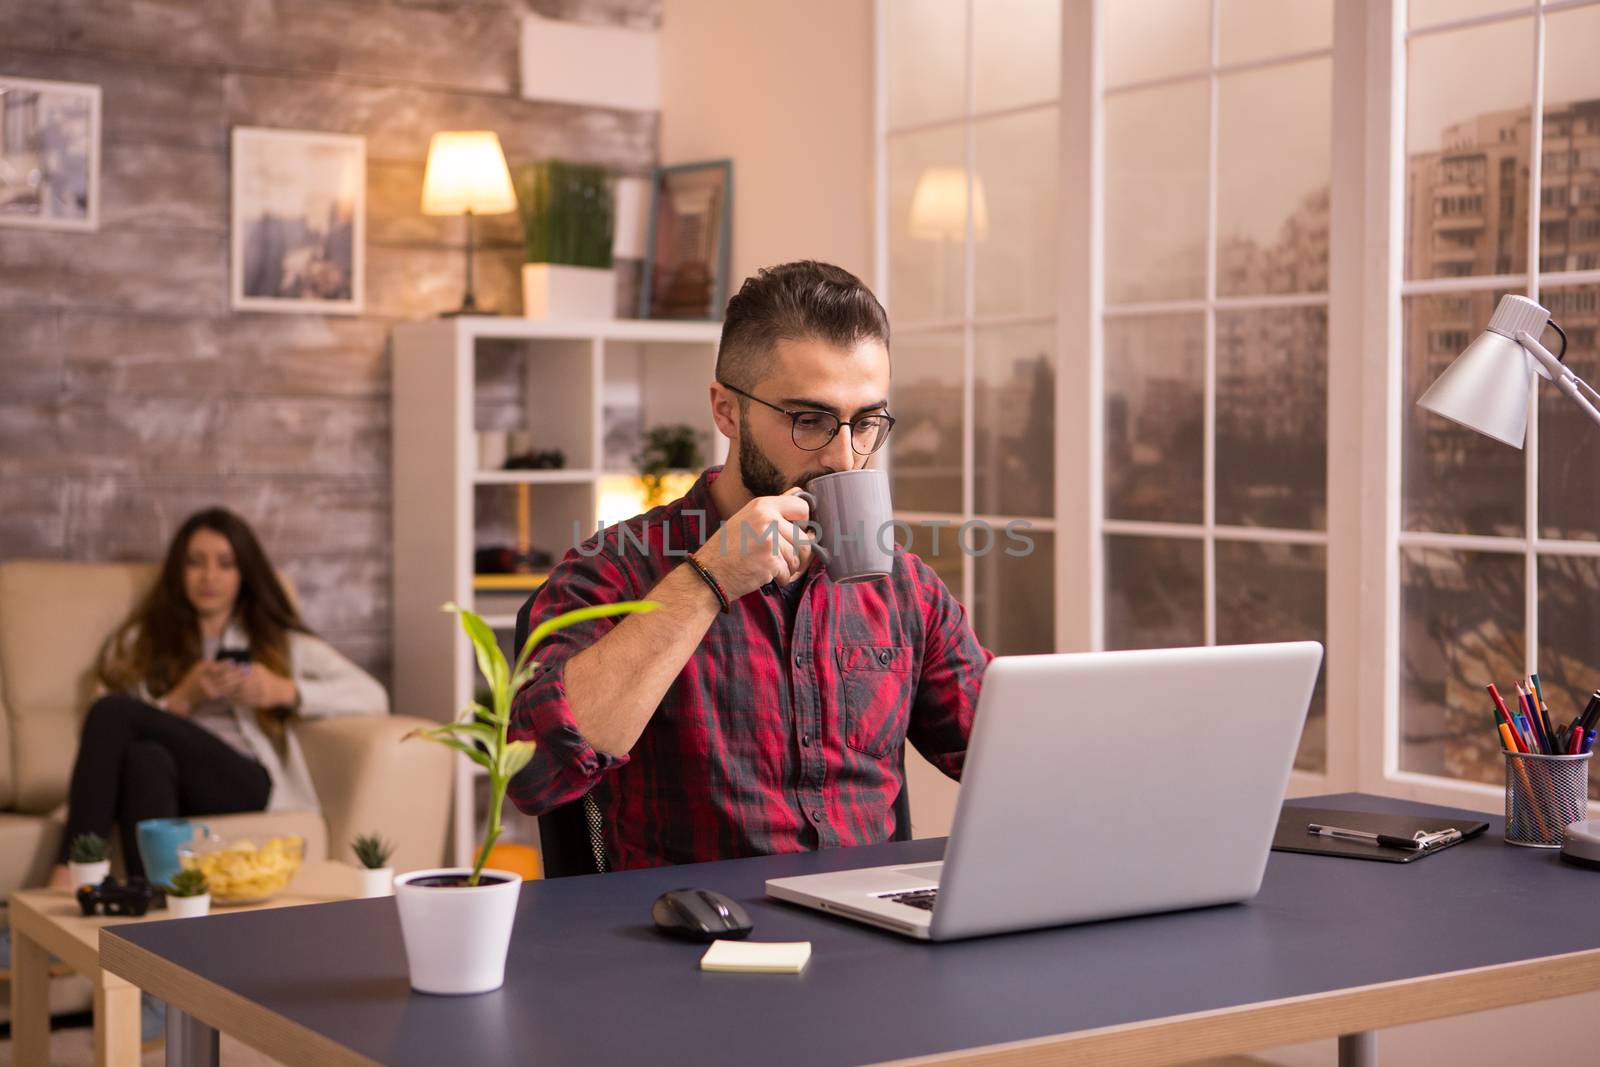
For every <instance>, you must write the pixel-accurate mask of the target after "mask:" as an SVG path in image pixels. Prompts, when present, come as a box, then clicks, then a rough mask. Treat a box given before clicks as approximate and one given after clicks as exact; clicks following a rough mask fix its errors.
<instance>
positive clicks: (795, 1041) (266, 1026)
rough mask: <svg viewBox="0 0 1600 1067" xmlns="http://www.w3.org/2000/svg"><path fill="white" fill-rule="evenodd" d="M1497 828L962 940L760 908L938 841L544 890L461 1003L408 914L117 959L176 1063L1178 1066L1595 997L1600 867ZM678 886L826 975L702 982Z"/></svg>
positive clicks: (238, 920) (192, 927)
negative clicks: (658, 925)
mask: <svg viewBox="0 0 1600 1067" xmlns="http://www.w3.org/2000/svg"><path fill="white" fill-rule="evenodd" d="M1306 803H1317V804H1320V805H1321V806H1324V807H1369V808H1373V809H1381V810H1389V811H1396V812H1404V811H1419V812H1427V811H1437V812H1443V811H1445V810H1446V809H1429V808H1427V807H1425V806H1422V805H1414V804H1408V803H1405V802H1401V801H1392V800H1383V799H1378V798H1362V797H1356V796H1352V795H1344V796H1339V797H1333V798H1318V799H1317V800H1315V801H1312V800H1309V799H1308V800H1307V801H1306ZM1198 829H1199V827H1198V825H1197V826H1196V830H1197V831H1198ZM1173 832H1180V831H1179V830H1177V829H1175V830H1174V831H1173ZM1500 834H1501V826H1500V824H1499V822H1498V821H1497V822H1495V824H1494V825H1493V826H1492V827H1491V828H1490V830H1489V831H1488V833H1487V834H1485V835H1484V836H1482V837H1480V838H1478V839H1476V840H1473V841H1470V842H1466V843H1464V844H1462V845H1459V846H1456V847H1454V848H1452V849H1449V850H1447V851H1445V852H1442V853H1440V854H1438V855H1436V856H1430V857H1428V858H1426V859H1423V860H1420V861H1418V862H1415V863H1411V864H1404V865H1401V864H1389V863H1365V862H1359V861H1355V860H1347V859H1333V858H1327V857H1319V856H1305V855H1290V854H1284V853H1273V855H1272V859H1271V861H1270V863H1269V864H1268V867H1267V875H1266V881H1265V884H1264V885H1263V887H1262V890H1261V893H1260V895H1259V896H1258V897H1256V898H1255V900H1253V901H1252V902H1250V903H1249V904H1245V905H1234V906H1229V907H1221V908H1208V909H1203V910H1198V911H1189V912H1181V913H1174V914H1166V915H1156V916H1148V917H1144V918H1137V919H1126V920H1120V921H1116V922H1107V923H1095V924H1089V925H1083V926H1074V927H1064V928H1059V929H1054V930H1045V931H1038V932H1033V933H1026V934H1013V935H1006V936H1002V937H994V938H985V939H980V940H976V941H967V942H958V943H952V944H946V945H932V944H927V943H923V942H916V941H910V940H905V939H902V938H899V937H896V936H895V935H892V934H888V933H881V932H877V931H874V930H871V929H868V928H866V927H862V926H857V925H855V924H853V923H848V922H844V921H841V920H836V919H832V918H829V917H827V916H823V915H821V914H817V913H813V912H810V911H806V910H802V909H797V908H791V907H789V906H786V905H781V904H777V903H769V902H767V901H766V900H765V899H764V898H763V896H762V885H763V882H764V880H765V879H766V878H768V877H772V876H774V875H788V874H800V873H806V872H810V871H818V870H825V869H837V868H840V867H846V866H857V865H862V864H864V863H887V862H912V861H921V860H927V859H932V858H936V857H938V856H939V855H940V853H941V850H942V848H943V842H942V841H913V842H908V843H903V844H897V845H879V846H874V847H872V848H867V849H858V850H841V851H835V852H828V853H818V854H806V855H795V856H780V857H769V858H762V859H753V860H739V861H732V862H726V863H712V864H703V865H700V866H696V867H678V868H667V869H660V870H650V871H634V872H626V873H621V874H610V875H599V876H594V877H590V878H571V879H564V880H561V881H556V882H534V883H530V884H529V885H527V886H526V887H525V888H524V889H523V894H522V901H521V906H520V910H519V912H518V916H517V925H516V932H515V934H514V935H513V942H512V946H511V955H510V960H509V963H508V966H507V981H506V985H505V987H504V988H502V989H501V990H499V991H497V992H494V993H489V994H485V995H483V996H477V997H466V998H445V997H428V996H421V995H417V994H413V993H411V992H410V990H409V988H408V986H407V981H406V965H405V957H404V950H403V948H402V947H401V942H400V930H399V922H398V919H397V917H396V914H395V910H394V904H393V902H392V901H390V900H364V901H350V902H347V903H337V904H323V905H316V906H310V907H300V908H283V909H276V910H268V911H262V912H256V913H244V914H237V915H226V914H223V915H217V916H214V917H212V918H208V919H197V920H187V921H183V922H159V923H145V924H140V925H131V926H119V927H116V928H114V929H109V930H107V931H105V932H104V933H103V934H102V935H101V942H100V945H101V948H100V954H101V960H102V965H103V966H104V967H105V968H106V969H107V970H109V971H111V972H112V973H114V974H117V975H120V976H122V977H123V978H126V979H128V980H130V981H132V982H133V983H135V984H136V985H138V986H140V987H141V988H143V989H145V990H147V991H149V992H151V993H153V994H154V995H156V996H158V997H160V998H162V999H164V1000H166V1001H167V1002H168V1003H169V1004H170V1005H172V1007H173V1008H174V1009H176V1011H177V1012H178V1013H181V1014H180V1015H179V1016H178V1029H177V1031H176V1037H177V1042H176V1045H175V1046H174V1047H177V1048H179V1049H181V1048H182V1047H183V1046H184V1043H185V1042H190V1041H193V1040H194V1039H195V1038H196V1037H199V1038H201V1039H204V1038H207V1037H209V1038H210V1040H212V1041H214V1035H213V1034H212V1032H211V1030H210V1029H209V1028H212V1027H214V1028H216V1029H220V1030H222V1031H225V1032H227V1033H229V1034H231V1035H233V1036H235V1037H237V1038H239V1039H240V1040H242V1041H244V1042H246V1043H247V1044H250V1045H252V1046H254V1047H256V1048H259V1049H261V1050H262V1051H263V1052H266V1053H267V1054H268V1055H271V1056H274V1057H276V1058H277V1059H280V1060H283V1061H285V1062H288V1063H318V1064H366V1063H372V1062H377V1063H386V1064H452V1063H454V1064H462V1065H467V1064H471V1065H473V1067H485V1065H489V1064H499V1063H540V1064H568V1063H571V1064H579V1063H581V1064H630V1063H695V1064H741V1065H743V1064H749V1063H763V1064H808V1065H810V1064H858V1063H875V1062H880V1061H884V1060H897V1059H906V1058H914V1057H940V1059H941V1062H948V1060H946V1059H945V1056H946V1054H951V1053H958V1052H960V1053H964V1055H962V1056H960V1057H954V1058H958V1059H961V1060H962V1061H963V1062H984V1063H1011V1062H1017V1063H1021V1062H1024V1061H1025V1062H1028V1063H1094V1062H1103V1061H1105V1060H1109V1059H1115V1061H1116V1062H1117V1063H1119V1064H1171V1063H1182V1062H1186V1061H1190V1060H1194V1059H1200V1058H1204V1057H1209V1056H1218V1055H1226V1054H1231V1053H1238V1052H1245V1051H1249V1050H1251V1049H1256V1048H1262V1047H1268V1046H1272V1045H1278V1044H1287V1043H1291V1042H1297V1041H1306V1040H1313V1039H1317V1038H1326V1037H1334V1036H1337V1035H1341V1034H1355V1033H1358V1032H1361V1031H1372V1030H1376V1029H1379V1028H1382V1027H1388V1026H1394V1025H1398V1024H1401V1023H1410V1022H1419V1021H1422V1020H1425V1019H1432V1018H1440V1017H1444V1016H1448V1015H1456V1014H1461V1013H1464V1012H1471V1011H1480V1010H1484V1009H1487V1008H1493V1007H1501V1006H1505V1005H1510V1004H1518V1003H1524V1002H1528V1001H1533V1000H1539V999H1544V998H1553V997H1560V996H1566V995H1569V994H1573V993H1580V992H1584V991H1587V990H1595V989H1600V925H1597V924H1595V923H1594V922H1592V921H1589V919H1588V917H1589V916H1590V915H1591V914H1592V912H1591V911H1590V909H1591V908H1592V907H1593V905H1594V902H1595V901H1596V899H1597V898H1600V874H1597V873H1590V872H1587V871H1582V870H1578V869H1574V868H1571V867H1568V866H1565V865H1563V864H1560V863H1559V862H1558V860H1557V858H1556V856H1555V854H1554V853H1552V852H1543V851H1533V850H1529V849H1521V848H1515V847H1511V846H1507V845H1505V844H1504V843H1503V842H1502V840H1501V837H1500ZM1059 847H1070V842H1063V843H1061V844H1060V846H1059ZM1152 847H1159V838H1158V837H1156V838H1154V839H1153V840H1152ZM1092 861H1093V857H1086V862H1092ZM682 885H707V886H714V887H717V888H719V889H722V890H723V891H725V892H728V893H729V894H730V895H732V896H734V897H736V898H738V899H740V900H742V901H744V902H746V903H747V904H748V905H749V907H750V910H751V913H752V914H753V916H754V917H755V921H756V932H755V935H754V936H755V937H756V938H758V939H762V940H779V941H789V940H810V941H811V942H812V943H813V954H812V958H811V964H810V966H809V968H808V969H807V971H806V973H805V974H804V975H802V976H800V977H797V978H796V977H787V976H768V975H727V974H706V973H703V972H701V971H699V970H698V969H697V962H698V959H699V956H700V954H701V951H702V949H701V948H700V947H699V946H694V945H688V944H681V943H674V942H669V941H665V940H663V939H661V938H659V937H658V936H657V935H656V934H655V933H654V932H653V931H652V930H651V929H650V928H649V926H648V912H649V907H650V902H651V901H652V900H653V899H654V898H655V897H656V895H657V894H659V893H661V892H662V891H664V890H666V889H670V888H673V887H676V886H682ZM1560 916H1566V917H1567V919H1565V920H1562V919H1560V918H1559V917H1560ZM1577 916H1582V917H1583V919H1582V920H1581V921H1577V920H1575V918H1574V917H1577ZM183 1015H187V1016H188V1017H189V1019H188V1020H185V1019H183V1018H182V1016H183ZM202 1044H203V1041H202ZM1007 1046H1009V1047H1007ZM1363 1047H1365V1048H1367V1049H1370V1045H1368V1046H1361V1045H1360V1044H1359V1043H1356V1044H1350V1043H1347V1048H1348V1050H1350V1051H1351V1052H1352V1053H1353V1057H1354V1058H1357V1059H1359V1058H1360V1055H1361V1052H1362V1049H1363ZM169 1062H171V1061H169Z"/></svg>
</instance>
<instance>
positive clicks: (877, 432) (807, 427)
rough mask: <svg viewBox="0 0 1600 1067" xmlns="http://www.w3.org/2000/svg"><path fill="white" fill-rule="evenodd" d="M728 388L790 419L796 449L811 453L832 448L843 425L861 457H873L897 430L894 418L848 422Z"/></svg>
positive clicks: (725, 385)
mask: <svg viewBox="0 0 1600 1067" xmlns="http://www.w3.org/2000/svg"><path fill="white" fill-rule="evenodd" d="M720 384H721V385H722V387H723V388H724V389H728V390H730V391H732V392H735V393H738V394H739V395H740V396H742V397H744V398H745V399H746V400H754V401H755V402H756V403H757V404H765V405H766V406H767V407H769V408H771V409H772V410H773V411H776V412H778V413H779V414H781V415H787V416H789V423H790V432H791V435H792V436H793V438H794V445H795V447H796V448H803V449H805V450H806V451H807V452H815V451H817V450H818V449H822V448H826V447H828V445H829V443H830V442H832V441H833V439H834V438H835V437H837V436H839V428H840V427H841V426H848V427H850V447H851V448H853V449H855V451H856V453H857V454H858V455H862V456H870V455H872V454H873V453H874V452H876V451H877V450H878V449H880V448H882V447H883V443H884V442H885V441H887V440H888V439H889V431H890V430H893V429H894V416H893V415H887V414H885V415H862V416H860V417H859V418H855V419H852V420H850V421H849V422H846V421H845V420H843V419H841V418H840V417H839V416H837V415H835V414H834V413H833V412H831V411H790V410H789V409H788V408H781V407H779V406H778V405H776V404H772V403H769V402H767V401H765V400H762V399H761V398H760V397H759V396H751V395H750V394H749V393H747V392H745V391H744V390H743V389H740V388H738V387H737V386H732V385H729V384H728V383H727V382H722V383H720Z"/></svg>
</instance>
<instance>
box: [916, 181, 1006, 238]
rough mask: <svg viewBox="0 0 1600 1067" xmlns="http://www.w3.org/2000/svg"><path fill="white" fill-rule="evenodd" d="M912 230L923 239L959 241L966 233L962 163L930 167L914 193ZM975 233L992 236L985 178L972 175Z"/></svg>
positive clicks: (965, 188)
mask: <svg viewBox="0 0 1600 1067" xmlns="http://www.w3.org/2000/svg"><path fill="white" fill-rule="evenodd" d="M908 229H909V232H910V234H911V236H912V237H915V238H917V239H919V240H923V241H941V240H951V241H959V240H962V239H963V238H965V237H966V236H967V172H966V171H965V170H963V169H962V168H960V167H929V168H928V169H927V170H925V171H923V172H922V176H921V177H920V178H918V179H917V188H916V191H915V192H913V193H912V194H911V219H910V225H909V228H908ZM972 233H973V236H974V237H976V238H977V239H978V240H980V241H981V240H983V239H984V238H986V237H988V236H989V205H988V202H987V201H986V200H985V199H984V195H983V178H982V177H980V176H979V175H977V174H974V175H973V176H972Z"/></svg>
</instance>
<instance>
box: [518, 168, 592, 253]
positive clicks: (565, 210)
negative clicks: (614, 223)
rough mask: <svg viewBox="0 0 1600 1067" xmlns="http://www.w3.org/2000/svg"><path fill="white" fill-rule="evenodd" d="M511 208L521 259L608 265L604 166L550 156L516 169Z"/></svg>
mask: <svg viewBox="0 0 1600 1067" xmlns="http://www.w3.org/2000/svg"><path fill="white" fill-rule="evenodd" d="M517 212H518V214H520V215H521V216H522V238H523V258H524V259H525V260H526V261H527V262H529V263H564V264H566V265H568V266H572V267H601V268H605V267H609V266H611V214H612V207H611V185H610V180H609V176H608V175H607V174H606V169H605V168H604V167H593V166H585V165H584V164H581V163H563V162H562V161H561V160H559V159H551V160H546V161H545V162H543V163H531V164H528V165H527V166H524V167H521V168H519V169H518V170H517Z"/></svg>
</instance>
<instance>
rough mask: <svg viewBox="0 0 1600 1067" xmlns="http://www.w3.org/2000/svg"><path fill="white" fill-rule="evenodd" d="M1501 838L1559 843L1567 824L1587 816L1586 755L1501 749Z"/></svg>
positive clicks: (1553, 845)
mask: <svg viewBox="0 0 1600 1067" xmlns="http://www.w3.org/2000/svg"><path fill="white" fill-rule="evenodd" d="M1503 754H1504V756H1505V758H1506V843H1507V844H1509V845H1524V846H1526V847H1528V848H1560V847H1561V836H1562V834H1563V833H1564V832H1565V831H1566V828H1567V826H1568V824H1570V823H1575V822H1579V821H1581V820H1582V819H1585V818H1587V817H1588V808H1589V757H1590V756H1591V755H1593V753H1590V752H1585V753H1582V754H1581V755H1577V756H1541V755H1537V754H1535V753H1532V752H1505V753H1503Z"/></svg>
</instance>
